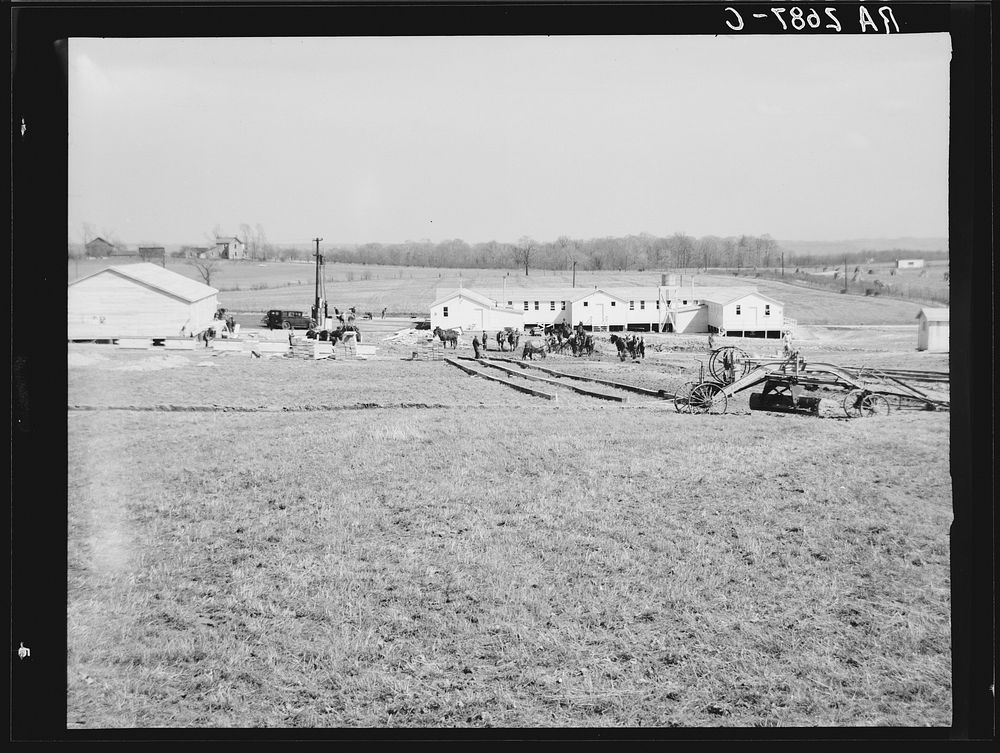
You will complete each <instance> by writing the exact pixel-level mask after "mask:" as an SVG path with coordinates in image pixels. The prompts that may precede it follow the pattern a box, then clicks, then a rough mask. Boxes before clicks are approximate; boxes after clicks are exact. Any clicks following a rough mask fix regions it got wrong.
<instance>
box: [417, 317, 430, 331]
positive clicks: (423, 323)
mask: <svg viewBox="0 0 1000 753" xmlns="http://www.w3.org/2000/svg"><path fill="white" fill-rule="evenodd" d="M413 328H414V329H430V328H431V320H430V319H424V320H423V321H420V322H417V323H416V325H415V326H414V327H413Z"/></svg>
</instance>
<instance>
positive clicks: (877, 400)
mask: <svg viewBox="0 0 1000 753" xmlns="http://www.w3.org/2000/svg"><path fill="white" fill-rule="evenodd" d="M844 413H846V414H847V415H848V417H850V418H871V417H872V416H888V415H889V401H888V400H887V399H886V398H885V397H884V396H883V395H876V394H874V393H871V392H866V391H865V390H851V391H850V392H848V393H847V395H846V396H845V397H844Z"/></svg>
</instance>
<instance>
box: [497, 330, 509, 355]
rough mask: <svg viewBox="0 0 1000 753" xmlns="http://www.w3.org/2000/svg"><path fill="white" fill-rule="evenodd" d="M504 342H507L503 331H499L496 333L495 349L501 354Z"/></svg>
mask: <svg viewBox="0 0 1000 753" xmlns="http://www.w3.org/2000/svg"><path fill="white" fill-rule="evenodd" d="M505 342H507V335H506V333H505V332H504V331H503V330H500V331H499V332H497V347H498V348H500V351H501V352H503V349H504V348H503V344H504V343H505Z"/></svg>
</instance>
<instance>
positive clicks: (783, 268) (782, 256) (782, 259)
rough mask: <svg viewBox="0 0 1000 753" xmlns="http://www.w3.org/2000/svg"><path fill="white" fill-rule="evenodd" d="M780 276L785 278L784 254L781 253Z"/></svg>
mask: <svg viewBox="0 0 1000 753" xmlns="http://www.w3.org/2000/svg"><path fill="white" fill-rule="evenodd" d="M781 276H782V277H784V276H785V252H784V251H782V252H781Z"/></svg>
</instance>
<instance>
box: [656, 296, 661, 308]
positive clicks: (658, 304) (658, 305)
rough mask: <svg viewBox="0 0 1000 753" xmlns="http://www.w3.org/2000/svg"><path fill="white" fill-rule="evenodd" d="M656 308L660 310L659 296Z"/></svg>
mask: <svg viewBox="0 0 1000 753" xmlns="http://www.w3.org/2000/svg"><path fill="white" fill-rule="evenodd" d="M656 310H657V311H659V310H660V299H659V298H657V299H656Z"/></svg>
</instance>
